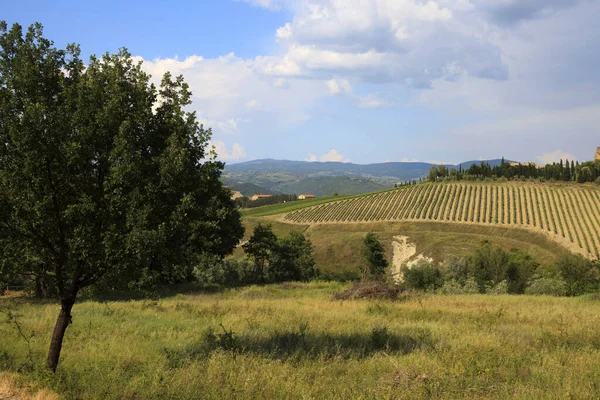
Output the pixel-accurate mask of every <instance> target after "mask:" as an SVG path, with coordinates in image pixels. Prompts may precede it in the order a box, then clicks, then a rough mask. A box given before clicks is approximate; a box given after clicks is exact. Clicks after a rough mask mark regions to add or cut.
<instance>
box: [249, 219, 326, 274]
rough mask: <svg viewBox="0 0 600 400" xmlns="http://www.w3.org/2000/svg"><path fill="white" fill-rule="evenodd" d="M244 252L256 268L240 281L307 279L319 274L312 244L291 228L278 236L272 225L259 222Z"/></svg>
mask: <svg viewBox="0 0 600 400" xmlns="http://www.w3.org/2000/svg"><path fill="white" fill-rule="evenodd" d="M243 247H244V251H245V252H246V254H247V255H248V256H249V257H250V258H251V259H252V261H254V265H255V266H256V268H255V269H254V271H252V272H250V273H247V272H248V271H246V274H245V277H244V278H241V279H240V281H241V282H244V283H250V282H252V283H261V282H284V281H308V280H310V279H312V278H313V277H314V276H315V275H316V270H315V260H314V256H313V246H312V243H311V242H310V240H309V239H308V238H306V236H304V235H303V234H302V233H299V232H296V231H292V232H290V234H289V236H288V237H286V238H281V239H280V238H277V236H276V235H275V233H273V229H272V226H271V225H263V224H260V223H259V224H258V225H257V226H256V227H255V228H254V232H253V235H252V237H251V238H250V240H249V241H248V242H247V243H246V244H244V246H243Z"/></svg>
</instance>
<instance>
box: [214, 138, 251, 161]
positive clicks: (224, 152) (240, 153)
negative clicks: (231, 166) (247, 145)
mask: <svg viewBox="0 0 600 400" xmlns="http://www.w3.org/2000/svg"><path fill="white" fill-rule="evenodd" d="M210 145H211V146H212V147H214V149H215V152H216V153H217V155H218V157H217V158H218V159H220V160H239V159H242V158H244V157H246V150H245V149H244V148H243V147H242V145H241V144H239V143H233V144H232V145H231V150H228V148H227V145H226V144H225V142H223V141H222V140H214V141H211V142H210Z"/></svg>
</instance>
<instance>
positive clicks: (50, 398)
mask: <svg viewBox="0 0 600 400" xmlns="http://www.w3.org/2000/svg"><path fill="white" fill-rule="evenodd" d="M18 380H19V378H18V377H17V376H16V375H15V374H9V373H5V372H0V400H9V399H10V400H58V395H57V394H56V393H54V392H52V391H50V390H48V389H42V390H35V389H33V388H32V387H27V386H23V385H17V384H15V382H16V381H18Z"/></svg>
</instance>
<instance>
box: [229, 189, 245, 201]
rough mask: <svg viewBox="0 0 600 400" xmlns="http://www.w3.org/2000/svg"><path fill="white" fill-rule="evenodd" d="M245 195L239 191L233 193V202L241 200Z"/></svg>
mask: <svg viewBox="0 0 600 400" xmlns="http://www.w3.org/2000/svg"><path fill="white" fill-rule="evenodd" d="M242 197H244V195H243V194H242V193H240V192H238V191H233V192H231V200H235V199H241V198H242Z"/></svg>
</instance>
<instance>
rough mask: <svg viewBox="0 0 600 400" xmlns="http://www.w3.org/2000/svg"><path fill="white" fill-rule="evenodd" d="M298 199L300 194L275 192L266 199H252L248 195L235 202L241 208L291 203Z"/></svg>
mask: <svg viewBox="0 0 600 400" xmlns="http://www.w3.org/2000/svg"><path fill="white" fill-rule="evenodd" d="M292 201H298V196H297V195H295V194H275V195H273V196H271V197H266V198H264V199H257V200H250V199H249V198H248V197H241V198H239V199H235V204H236V205H237V206H238V207H241V208H257V207H263V206H268V205H273V204H281V203H289V202H292Z"/></svg>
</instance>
